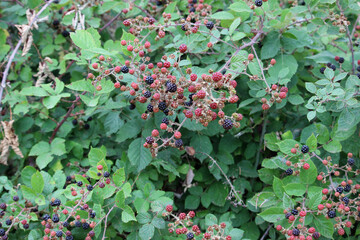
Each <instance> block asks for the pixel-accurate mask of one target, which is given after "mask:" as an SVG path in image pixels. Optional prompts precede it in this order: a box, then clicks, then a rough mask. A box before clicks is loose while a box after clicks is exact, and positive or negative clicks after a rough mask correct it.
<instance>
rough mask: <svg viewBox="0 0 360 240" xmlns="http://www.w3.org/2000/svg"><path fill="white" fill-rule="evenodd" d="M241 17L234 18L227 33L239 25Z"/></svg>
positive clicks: (231, 32)
mask: <svg viewBox="0 0 360 240" xmlns="http://www.w3.org/2000/svg"><path fill="white" fill-rule="evenodd" d="M240 23H241V18H236V19H235V20H234V21H233V22H232V23H231V25H230V27H229V34H230V35H232V34H233V32H234V31H235V30H236V28H237V27H238V26H239V25H240Z"/></svg>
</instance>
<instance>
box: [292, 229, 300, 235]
mask: <svg viewBox="0 0 360 240" xmlns="http://www.w3.org/2000/svg"><path fill="white" fill-rule="evenodd" d="M292 234H293V235H294V236H299V235H300V231H299V229H296V228H294V229H293V230H292Z"/></svg>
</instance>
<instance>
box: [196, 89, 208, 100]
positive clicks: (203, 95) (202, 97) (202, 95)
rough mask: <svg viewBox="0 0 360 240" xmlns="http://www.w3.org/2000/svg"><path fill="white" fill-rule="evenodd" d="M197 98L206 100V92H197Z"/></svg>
mask: <svg viewBox="0 0 360 240" xmlns="http://www.w3.org/2000/svg"><path fill="white" fill-rule="evenodd" d="M196 96H197V97H198V98H200V99H204V98H205V96H206V92H205V91H204V90H200V91H198V92H197V94H196Z"/></svg>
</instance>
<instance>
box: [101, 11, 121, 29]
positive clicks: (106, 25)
mask: <svg viewBox="0 0 360 240" xmlns="http://www.w3.org/2000/svg"><path fill="white" fill-rule="evenodd" d="M121 13H122V12H119V13H118V14H116V16H115V17H113V18H112V19H111V20H110V21H109V22H108V23H106V24H105V25H104V26H103V27H102V28H100V30H99V33H100V32H102V31H103V30H104V29H106V28H107V27H108V26H110V25H111V24H112V23H113V22H114V21H115V20H116V19H117V18H118V17H119V16H120V15H121Z"/></svg>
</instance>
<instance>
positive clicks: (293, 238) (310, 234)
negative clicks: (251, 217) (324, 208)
mask: <svg viewBox="0 0 360 240" xmlns="http://www.w3.org/2000/svg"><path fill="white" fill-rule="evenodd" d="M295 211H298V210H296V209H293V210H292V212H295ZM286 214H287V216H289V217H288V219H289V222H295V220H296V218H295V217H294V215H293V214H292V213H286ZM300 214H303V216H300V217H299V221H300V222H304V220H305V218H304V217H305V216H306V212H304V211H301V212H300ZM296 215H298V213H296ZM301 220H302V221H301ZM276 230H278V231H280V232H281V233H282V234H284V235H287V236H289V238H288V239H289V240H313V239H318V238H320V236H321V234H320V233H319V232H317V231H316V229H315V228H314V227H310V228H307V227H304V226H302V225H301V224H298V225H297V227H295V228H294V227H291V228H288V229H286V228H284V227H283V226H281V225H277V226H276Z"/></svg>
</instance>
